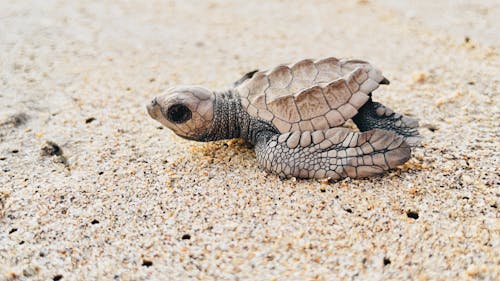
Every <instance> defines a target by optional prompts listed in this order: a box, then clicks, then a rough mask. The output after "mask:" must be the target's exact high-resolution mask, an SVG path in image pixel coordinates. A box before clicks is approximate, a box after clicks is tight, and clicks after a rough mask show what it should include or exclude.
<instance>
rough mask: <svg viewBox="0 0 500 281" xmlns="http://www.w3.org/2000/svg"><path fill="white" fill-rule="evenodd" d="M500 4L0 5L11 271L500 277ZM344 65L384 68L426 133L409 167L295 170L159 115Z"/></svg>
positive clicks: (1, 130) (98, 275)
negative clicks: (176, 103) (344, 173)
mask: <svg viewBox="0 0 500 281" xmlns="http://www.w3.org/2000/svg"><path fill="white" fill-rule="evenodd" d="M499 13H500V8H499V2H498V1H396V0H384V1H170V2H167V1H120V2H118V1H7V0H4V1H0V123H1V125H0V280H185V279H202V280H215V279H217V280H249V279H254V280H337V279H338V280H390V279H392V280H394V279H399V280H409V279H413V280H498V278H499V277H498V276H500V215H499V212H500V211H499V204H500V188H499V183H500V182H499V177H500V175H499V170H500V167H499V158H500V152H499V151H500V149H499V148H500V143H499V135H500V133H499V118H500V111H499V87H500V75H499V69H500V57H499V46H500V36H499V35H498V31H499V30H500V21H499V20H498V15H499ZM326 56H337V57H354V58H361V59H365V60H369V61H371V62H372V63H374V64H375V65H377V66H378V67H380V68H381V69H383V71H384V74H385V76H386V77H388V78H389V79H390V80H391V85H389V86H388V87H382V88H380V89H379V90H377V91H376V92H375V99H376V100H378V101H381V102H383V103H384V104H386V105H388V106H390V107H391V108H394V109H396V110H397V111H399V112H401V113H404V114H408V115H412V116H415V117H417V118H419V119H420V122H421V125H422V129H421V133H422V135H423V136H424V140H423V147H422V148H419V149H416V150H415V151H414V157H413V158H412V159H411V160H410V162H409V163H407V164H406V165H404V166H403V167H401V168H400V169H397V170H394V171H391V172H389V173H386V174H385V175H384V176H382V177H377V178H373V179H369V180H349V179H348V180H344V181H341V182H336V183H330V184H328V183H321V182H318V181H314V180H294V179H289V180H280V179H279V178H278V177H276V176H274V175H269V174H267V173H266V172H265V171H263V170H261V169H260V168H259V167H258V166H257V162H256V160H255V154H254V152H253V151H252V150H251V149H248V148H247V147H246V146H245V145H244V144H241V143H240V142H235V141H230V142H218V143H212V144H200V143H194V142H189V141H185V140H182V139H180V138H179V137H176V136H175V135H173V133H172V132H170V131H168V130H165V129H160V128H159V124H158V123H156V122H155V121H154V120H152V119H151V118H150V117H149V116H148V115H147V113H146V110H145V105H146V104H147V103H148V102H149V101H150V99H151V98H152V97H153V96H155V95H156V94H158V93H160V92H161V91H162V90H164V89H166V88H168V87H170V86H173V85H177V84H193V83H194V84H202V85H205V86H208V87H212V88H219V89H220V88H224V87H226V86H227V85H228V84H229V83H231V82H232V81H234V80H236V79H238V78H239V77H240V75H242V74H243V73H245V72H246V71H249V70H252V69H255V68H262V69H265V68H269V67H273V66H275V65H277V64H279V63H285V62H293V61H296V60H298V59H302V58H309V57H312V58H321V57H326ZM23 114H24V115H23ZM92 118H93V119H92ZM47 141H52V142H54V143H56V144H57V145H58V146H59V147H60V148H61V149H62V152H63V154H62V155H59V156H57V155H55V156H50V155H47V152H45V153H43V152H42V151H43V148H44V147H46V145H47V144H46V142H47ZM46 151H47V150H46ZM49 152H50V151H49ZM49 154H50V153H49Z"/></svg>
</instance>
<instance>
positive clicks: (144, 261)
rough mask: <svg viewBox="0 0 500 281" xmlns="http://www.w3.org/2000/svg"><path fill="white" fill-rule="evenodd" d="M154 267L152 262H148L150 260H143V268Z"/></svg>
mask: <svg viewBox="0 0 500 281" xmlns="http://www.w3.org/2000/svg"><path fill="white" fill-rule="evenodd" d="M152 265H153V262H152V261H148V260H142V266H147V267H150V266H152Z"/></svg>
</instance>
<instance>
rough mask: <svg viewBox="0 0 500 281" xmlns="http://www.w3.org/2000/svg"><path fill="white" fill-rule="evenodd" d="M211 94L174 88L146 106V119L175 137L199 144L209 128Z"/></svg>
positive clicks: (200, 90)
mask: <svg viewBox="0 0 500 281" xmlns="http://www.w3.org/2000/svg"><path fill="white" fill-rule="evenodd" d="M214 101H215V94H214V93H213V92H212V91H210V90H208V89H206V88H203V87H199V86H181V87H174V88H171V89H169V90H167V92H166V93H165V94H163V95H160V96H157V97H155V98H154V99H153V100H152V101H151V103H150V104H149V105H147V109H148V113H149V115H150V116H151V117H152V118H153V119H155V120H156V121H158V122H160V123H161V124H163V126H165V127H167V128H169V129H171V130H172V131H174V133H176V134H177V135H178V136H180V137H183V138H186V139H190V140H200V139H201V138H202V137H203V135H205V134H206V133H207V131H208V130H209V129H210V126H211V125H212V119H213V117H214Z"/></svg>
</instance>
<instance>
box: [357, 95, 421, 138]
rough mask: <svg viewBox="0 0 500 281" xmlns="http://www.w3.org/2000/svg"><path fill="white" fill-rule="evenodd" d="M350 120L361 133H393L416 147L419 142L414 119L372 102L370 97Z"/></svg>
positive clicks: (416, 122) (416, 123) (416, 124)
mask: <svg viewBox="0 0 500 281" xmlns="http://www.w3.org/2000/svg"><path fill="white" fill-rule="evenodd" d="M352 120H353V121H354V123H355V124H356V126H358V128H359V130H360V131H362V132H365V131H369V130H373V129H382V130H387V131H393V132H395V133H396V134H398V135H400V136H403V137H404V138H405V141H406V142H407V143H408V144H409V145H411V146H417V145H419V144H420V141H421V137H420V134H419V132H418V126H419V125H418V121H417V120H416V119H414V118H411V117H408V116H404V115H401V114H399V113H396V112H394V111H393V110H392V109H390V108H388V107H386V106H384V105H382V104H380V103H378V102H373V101H372V99H371V97H370V99H369V100H368V102H366V103H365V104H364V105H363V106H362V107H361V108H360V109H359V113H358V114H357V115H356V116H354V117H353V118H352Z"/></svg>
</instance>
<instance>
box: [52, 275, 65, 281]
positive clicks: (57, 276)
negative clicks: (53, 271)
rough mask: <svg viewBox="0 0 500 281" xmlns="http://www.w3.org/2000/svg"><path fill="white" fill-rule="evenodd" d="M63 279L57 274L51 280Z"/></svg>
mask: <svg viewBox="0 0 500 281" xmlns="http://www.w3.org/2000/svg"><path fill="white" fill-rule="evenodd" d="M62 278H63V276H62V275H61V274H57V275H56V276H54V277H52V280H54V281H59V280H61V279H62Z"/></svg>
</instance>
